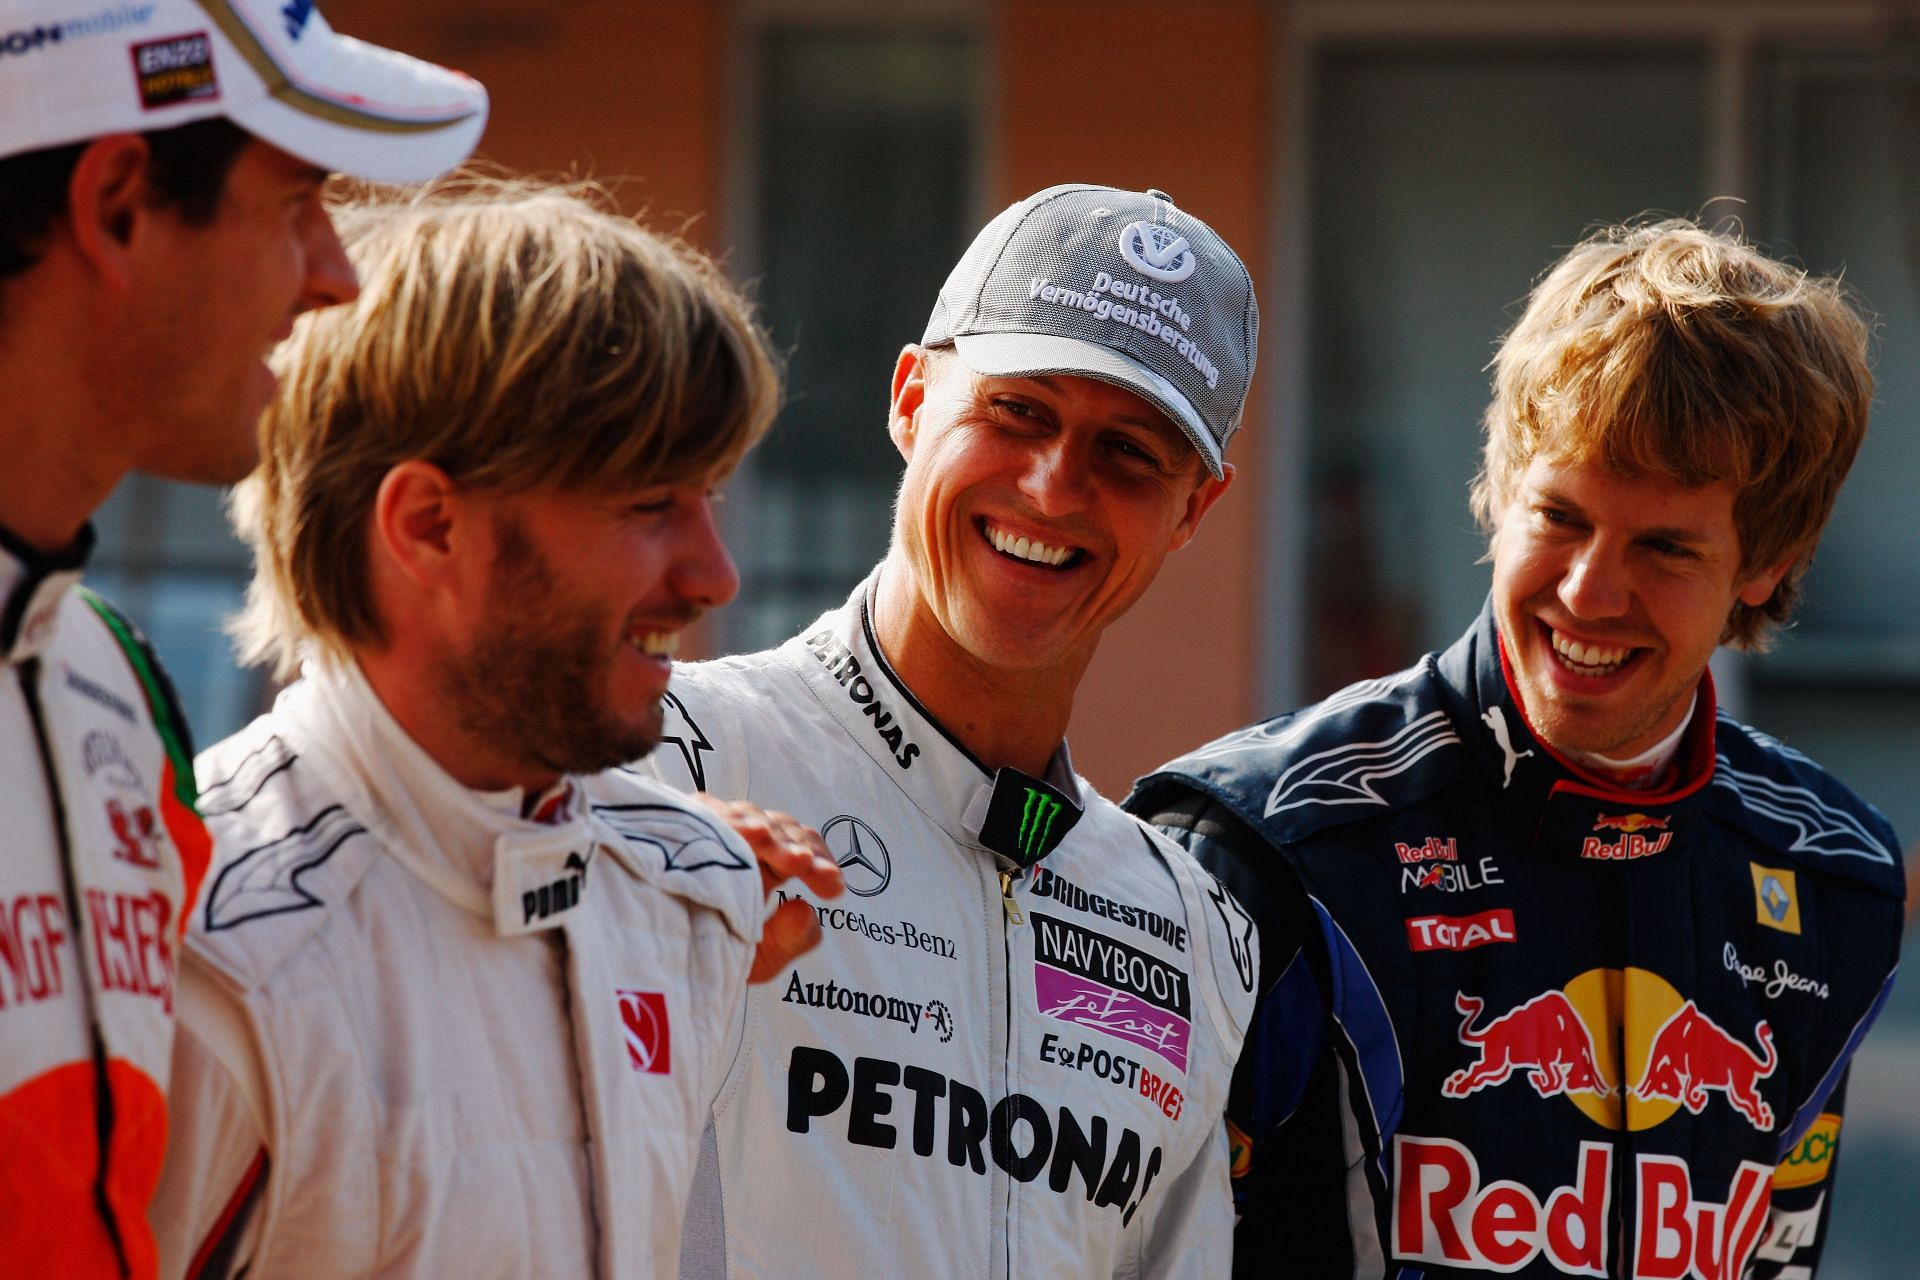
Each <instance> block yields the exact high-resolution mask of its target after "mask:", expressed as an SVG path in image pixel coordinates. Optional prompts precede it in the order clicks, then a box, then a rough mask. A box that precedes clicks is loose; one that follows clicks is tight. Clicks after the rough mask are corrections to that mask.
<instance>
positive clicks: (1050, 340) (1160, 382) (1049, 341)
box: [953, 333, 1226, 480]
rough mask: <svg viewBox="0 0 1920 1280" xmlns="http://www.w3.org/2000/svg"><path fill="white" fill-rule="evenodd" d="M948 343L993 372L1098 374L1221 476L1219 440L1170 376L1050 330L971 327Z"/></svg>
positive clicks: (1017, 375)
mask: <svg viewBox="0 0 1920 1280" xmlns="http://www.w3.org/2000/svg"><path fill="white" fill-rule="evenodd" d="M953 343H954V346H955V348H956V349H957V350H958V351H959V353H960V358H961V359H962V360H964V361H966V362H967V366H968V367H969V368H971V369H973V370H974V371H975V372H976V373H984V374H989V375H991V376H993V377H997V378H1037V377H1044V376H1046V375H1048V374H1071V375H1073V376H1076V377H1082V378H1098V379H1099V380H1100V381H1102V382H1108V383H1112V384H1113V385H1114V386H1116V387H1123V388H1125V389H1126V390H1128V391H1132V392H1134V393H1135V394H1137V395H1139V396H1140V397H1141V398H1142V399H1143V400H1145V401H1147V403H1149V404H1151V405H1153V406H1154V407H1155V408H1156V409H1158V410H1160V412H1162V413H1164V414H1166V415H1167V417H1168V419H1169V420H1170V421H1172V423H1173V425H1174V426H1176V427H1179V428H1180V430H1181V431H1182V432H1183V433H1184V434H1185V435H1186V437H1187V439H1188V440H1190V441H1191V442H1192V443H1193V447H1194V448H1195V449H1196V450H1197V451H1198V452H1199V454H1200V460H1201V461H1202V462H1204V463H1206V466H1207V471H1208V473H1209V474H1211V475H1212V476H1213V478H1214V479H1216V480H1219V479H1223V478H1225V476H1226V468H1225V466H1224V464H1223V462H1222V459H1221V457H1220V446H1219V444H1218V443H1217V442H1216V441H1215V440H1214V438H1213V433H1212V432H1210V431H1208V430H1207V428H1206V424H1205V423H1203V422H1202V421H1201V420H1200V414H1199V412H1198V411H1197V410H1196V409H1195V408H1194V407H1193V404H1192V402H1191V401H1189V400H1188V399H1187V398H1186V397H1185V396H1184V395H1182V394H1180V389H1179V388H1178V387H1176V386H1174V385H1173V384H1172V383H1171V382H1168V381H1167V380H1166V379H1165V378H1163V377H1161V376H1160V375H1159V374H1157V373H1155V372H1154V371H1153V370H1151V369H1149V368H1147V367H1146V366H1145V365H1143V364H1141V363H1140V362H1139V361H1137V360H1134V359H1132V358H1131V357H1129V356H1127V355H1124V354H1123V353H1121V352H1118V351H1115V350H1114V349H1113V348H1112V347H1103V346H1101V345H1100V344H1099V343H1097V342H1085V341H1082V340H1081V339H1079V338H1062V337H1059V336H1057V335H1055V334H1051V333H971V334H966V335H963V336H961V337H957V338H955V339H954V340H953Z"/></svg>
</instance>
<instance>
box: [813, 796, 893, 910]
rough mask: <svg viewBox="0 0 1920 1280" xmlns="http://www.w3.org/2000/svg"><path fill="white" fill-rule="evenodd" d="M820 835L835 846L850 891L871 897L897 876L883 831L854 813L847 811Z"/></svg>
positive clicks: (834, 819) (836, 858)
mask: <svg viewBox="0 0 1920 1280" xmlns="http://www.w3.org/2000/svg"><path fill="white" fill-rule="evenodd" d="M820 838H821V839H822V840H825V841H826V842H827V848H829V849H831V850H833V856H834V859H835V860H836V861H837V862H839V864H840V870H841V871H842V872H843V873H844V874H845V876H846V880H847V891H848V892H849V893H852V894H854V895H856V896H858V897H862V898H871V897H873V896H874V895H875V894H878V893H880V892H881V891H882V890H884V889H885V888H886V887H887V882H888V881H890V880H892V879H893V859H892V858H890V857H888V856H887V845H886V842H885V841H884V840H882V839H881V838H880V834H879V833H878V832H877V831H875V830H874V829H873V828H872V827H870V826H868V825H867V824H866V823H864V822H862V821H860V819H858V818H856V817H854V816H853V815H852V814H849V813H843V814H841V815H840V816H839V817H837V818H833V819H830V820H829V821H828V822H827V825H826V826H824V827H821V828H820Z"/></svg>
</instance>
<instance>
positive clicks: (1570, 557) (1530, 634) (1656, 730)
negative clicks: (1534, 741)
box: [1493, 455, 1786, 757]
mask: <svg viewBox="0 0 1920 1280" xmlns="http://www.w3.org/2000/svg"><path fill="white" fill-rule="evenodd" d="M1733 501H1734V492H1733V489H1732V487H1731V486H1729V485H1726V484H1710V485H1704V486H1701V487H1699V488H1687V487H1685V486H1683V485H1680V484H1678V483H1676V482H1675V481H1673V480H1670V479H1668V478H1666V477H1664V476H1649V475H1639V476H1619V475H1615V474H1613V473H1611V472H1609V471H1607V470H1605V469H1604V468H1602V467H1600V466H1598V465H1596V464H1592V463H1570V462H1559V461H1555V460H1553V459H1550V458H1548V457H1547V456H1545V455H1538V456H1536V457H1535V458H1534V459H1533V461H1532V462H1531V463H1530V464H1529V465H1528V467H1527V469H1526V471H1525V472H1523V473H1522V474H1521V475H1520V476H1519V477H1518V479H1517V480H1516V481H1515V482H1514V484H1513V488H1512V492H1511V493H1510V494H1508V495H1506V497H1505V501H1504V503H1503V504H1502V505H1501V506H1500V507H1499V513H1498V528H1497V530H1496V532H1495V535H1494V541H1493V607H1494V612H1495V616H1496V619H1497V621H1498V623H1499V627H1500V634H1501V636H1502V638H1503V639H1504V640H1505V641H1506V646H1507V655H1508V658H1509V660H1510V662H1511V663H1512V667H1513V674H1514V680H1515V682H1516V684H1517V685H1518V687H1519V693H1520V699H1521V702H1522V704H1523V705H1524V707H1525V708H1526V713H1527V719H1528V722H1529V723H1530V724H1531V725H1532V726H1533V728H1534V730H1535V731H1536V732H1537V733H1539V734H1540V735H1541V736H1542V737H1543V738H1545V739H1546V741H1547V742H1549V743H1550V744H1552V745H1553V746H1554V747H1555V748H1556V749H1558V750H1560V751H1562V752H1580V753H1589V754H1601V755H1609V756H1614V757H1622V756H1632V755H1635V754H1638V753H1639V752H1641V751H1644V750H1646V749H1647V748H1649V747H1651V746H1653V745H1654V744H1656V743H1658V742H1659V741H1660V740H1661V739H1662V738H1664V737H1665V736H1666V735H1667V734H1669V733H1671V732H1672V731H1673V730H1674V729H1675V728H1676V727H1678V725H1679V723H1680V719H1681V717H1682V716H1684V715H1685V714H1686V711H1687V707H1688V705H1689V697H1690V695H1691V694H1692V693H1693V690H1694V688H1695V687H1696V686H1697V685H1698V684H1699V682H1700V676H1701V673H1702V672H1703V671H1704V670H1705V669H1706V666H1707V661H1708V659H1709V658H1711V657H1712V656H1713V651H1714V649H1715V648H1716V647H1717V646H1718V645H1719V644H1720V641H1721V638H1722V636H1723V635H1724V634H1725V633H1726V629H1727V624H1728V620H1729V618H1730V617H1731V616H1732V614H1733V610H1734V605H1735V604H1736V603H1744V604H1747V605H1752V606H1755V607H1758V606H1759V605H1762V604H1764V603H1766V600H1767V597H1768V596H1769V595H1771V594H1772V592H1773V589H1774V587H1775V585H1776V584H1777V583H1778V582H1779V580H1780V577H1781V575H1782V573H1784V571H1785V569H1786V566H1785V565H1784V564H1783V565H1781V566H1778V567H1777V568H1773V569H1769V570H1766V571H1762V572H1758V573H1756V572H1754V571H1753V570H1751V569H1747V568H1743V566H1742V562H1741V551H1740V539H1739V536H1738V534H1737V533H1736V531H1735V527H1734V519H1733Z"/></svg>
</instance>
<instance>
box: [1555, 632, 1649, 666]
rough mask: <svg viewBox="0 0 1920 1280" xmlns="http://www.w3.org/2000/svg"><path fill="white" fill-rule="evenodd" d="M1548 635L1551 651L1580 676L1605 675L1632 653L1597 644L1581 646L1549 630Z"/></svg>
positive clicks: (1631, 651) (1575, 641)
mask: <svg viewBox="0 0 1920 1280" xmlns="http://www.w3.org/2000/svg"><path fill="white" fill-rule="evenodd" d="M1548 634H1550V635H1551V636H1552V637H1553V651H1554V652H1555V653H1557V654H1559V655H1560V657H1561V658H1562V659H1564V660H1565V662H1566V664H1567V665H1568V666H1570V667H1572V668H1573V669H1574V670H1576V671H1578V672H1579V673H1580V674H1581V675H1605V674H1607V673H1609V672H1611V671H1613V670H1614V669H1615V668H1617V667H1619V665H1620V664H1621V663H1623V662H1625V661H1626V660H1627V658H1628V656H1629V655H1631V654H1632V653H1633V650H1632V649H1603V648H1601V647H1600V646H1599V645H1597V644H1582V643H1580V642H1579V641H1578V640H1569V639H1567V638H1566V637H1565V636H1563V635H1561V634H1560V633H1559V632H1558V631H1553V630H1551V629H1549V632H1548Z"/></svg>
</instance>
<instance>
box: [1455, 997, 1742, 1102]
mask: <svg viewBox="0 0 1920 1280" xmlns="http://www.w3.org/2000/svg"><path fill="white" fill-rule="evenodd" d="M1454 1009H1455V1010H1456V1011H1457V1012H1459V1014H1460V1015H1461V1021H1460V1031H1459V1037H1460V1043H1461V1044H1463V1045H1465V1046H1467V1047H1468V1048H1469V1049H1471V1050H1472V1051H1473V1056H1472V1058H1471V1060H1469V1061H1468V1062H1467V1063H1466V1064H1465V1065H1464V1066H1462V1067H1460V1068H1459V1069H1458V1070H1456V1071H1454V1072H1452V1073H1451V1074H1449V1075H1448V1076H1447V1077H1446V1079H1445V1080H1444V1081H1442V1083H1441V1085H1440V1093H1441V1095H1442V1096H1443V1097H1447V1098H1466V1097H1470V1096H1472V1095H1473V1094H1475V1093H1478V1092H1479V1091H1480V1090H1482V1089H1490V1088H1495V1087H1497V1086H1500V1085H1503V1084H1505V1083H1506V1082H1507V1081H1508V1080H1510V1079H1511V1078H1513V1077H1514V1076H1515V1075H1521V1076H1523V1077H1524V1078H1525V1080H1526V1082H1527V1084H1528V1085H1529V1086H1530V1087H1531V1088H1532V1090H1533V1092H1534V1093H1535V1094H1536V1095H1537V1096H1539V1097H1541V1098H1555V1097H1564V1098H1566V1099H1567V1100H1568V1101H1570V1102H1571V1103H1573V1105H1574V1106H1576V1107H1577V1108H1579V1110H1580V1111H1581V1112H1582V1113H1584V1114H1585V1115H1586V1116H1587V1117H1588V1118H1589V1119H1591V1120H1592V1121H1593V1122H1594V1123H1595V1124H1598V1125H1601V1126H1603V1127H1604V1128H1608V1129H1614V1130H1619V1129H1629V1130H1634V1131H1639V1130H1642V1129H1651V1128H1653V1127H1654V1126H1655V1125H1658V1124H1661V1123H1664V1122H1665V1121H1666V1119H1667V1118H1668V1117H1669V1116H1671V1115H1673V1113H1674V1112H1675V1111H1677V1110H1678V1109H1679V1108H1681V1107H1685V1108H1686V1109H1687V1110H1688V1111H1689V1112H1690V1113H1692V1114H1693V1115H1699V1114H1700V1113H1701V1112H1703V1111H1705V1110H1706V1109H1707V1107H1708V1106H1709V1105H1710V1104H1711V1102H1712V1100H1713V1095H1715V1094H1719V1095H1720V1096H1721V1097H1723V1098H1724V1099H1725V1100H1726V1102H1727V1104H1728V1105H1729V1106H1731V1107H1732V1108H1733V1109H1734V1111H1736V1112H1737V1113H1738V1114H1739V1115H1740V1116H1741V1117H1742V1118H1744V1119H1745V1120H1746V1121H1747V1123H1749V1124H1751V1125H1752V1126H1753V1127H1754V1128H1756V1129H1758V1130H1760V1131H1761V1132H1762V1133H1767V1132H1771V1131H1772V1129H1773V1126H1774V1120H1775V1116H1774V1110H1773V1107H1772V1106H1771V1105H1769V1103H1768V1102H1767V1100H1766V1099H1765V1098H1764V1097H1763V1096H1762V1095H1761V1092H1760V1082H1761V1081H1763V1080H1766V1079H1768V1078H1769V1077H1771V1076H1772V1075H1773V1073H1774V1070H1775V1068H1776V1067H1777V1066H1778V1065H1779V1054H1778V1053H1777V1052H1776V1050H1775V1049H1774V1044H1773V1031H1772V1029H1771V1028H1770V1027H1769V1026H1768V1025H1767V1023H1766V1022H1765V1021H1762V1022H1760V1023H1759V1024H1758V1025H1757V1026H1756V1027H1755V1028H1754V1041H1755V1043H1756V1044H1757V1045H1758V1048H1757V1049H1755V1048H1750V1047H1749V1046H1748V1045H1747V1044H1746V1043H1745V1042H1744V1041H1742V1040H1741V1039H1740V1038H1739V1037H1738V1036H1735V1035H1733V1034H1732V1033H1730V1032H1728V1031H1726V1030H1725V1029H1724V1028H1722V1027H1721V1026H1720V1024H1718V1023H1717V1022H1715V1021H1714V1020H1713V1019H1712V1018H1711V1017H1709V1016H1708V1015H1707V1014H1706V1013H1705V1012H1704V1011H1703V1010H1702V1009H1701V1008H1700V1007H1699V1006H1698V1005H1697V1004H1695V1003H1694V1002H1693V1001H1692V1000H1686V999H1682V997H1681V995H1680V993H1679V992H1678V991H1676V990H1674V988H1673V985H1672V984H1671V983H1669V982H1667V981H1666V980H1665V979H1664V978H1661V977H1660V976H1659V975H1658V974H1655V973H1651V972H1649V971H1648V970H1645V969H1635V968H1628V969H1625V970H1617V969H1615V970H1609V969H1589V970H1588V971H1587V972H1585V973H1583V974H1581V975H1579V976H1578V977H1576V978H1574V979H1573V980H1572V981H1571V982H1569V983H1567V985H1566V987H1565V988H1563V989H1561V990H1549V991H1544V992H1542V993H1540V994H1539V995H1536V996H1533V997H1531V998H1530V999H1528V1000H1526V1001H1524V1002H1522V1003H1521V1004H1519V1005H1516V1006H1514V1007H1513V1008H1511V1009H1508V1010H1507V1011H1506V1012H1504V1013H1500V1014H1498V1015H1496V1016H1494V1017H1492V1018H1483V1015H1484V1014H1485V1012H1486V1002H1485V1000H1484V999H1482V998H1481V997H1479V996H1474V995H1469V994H1468V993H1467V992H1464V991H1461V992H1457V993H1455V995H1454Z"/></svg>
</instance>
